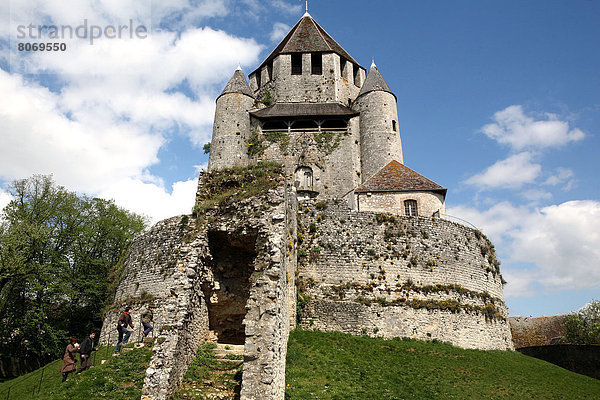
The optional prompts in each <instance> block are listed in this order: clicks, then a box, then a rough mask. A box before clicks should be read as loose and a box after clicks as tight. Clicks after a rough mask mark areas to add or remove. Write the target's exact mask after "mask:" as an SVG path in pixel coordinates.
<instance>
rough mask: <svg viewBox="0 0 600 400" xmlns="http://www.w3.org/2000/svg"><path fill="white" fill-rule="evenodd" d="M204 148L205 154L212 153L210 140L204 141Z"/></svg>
mask: <svg viewBox="0 0 600 400" xmlns="http://www.w3.org/2000/svg"><path fill="white" fill-rule="evenodd" d="M202 149H203V150H204V154H209V153H210V142H208V143H204V146H202Z"/></svg>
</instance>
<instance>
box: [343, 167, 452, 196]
mask: <svg viewBox="0 0 600 400" xmlns="http://www.w3.org/2000/svg"><path fill="white" fill-rule="evenodd" d="M416 190H425V191H434V192H440V193H442V194H444V195H446V188H444V187H442V186H440V185H438V184H437V183H435V182H433V181H431V180H429V179H427V178H425V177H424V176H423V175H421V174H419V173H418V172H415V171H413V170H412V169H410V168H408V167H407V166H405V165H403V164H400V163H399V162H398V161H396V160H393V161H390V162H389V163H388V164H387V165H386V166H385V167H383V168H381V169H380V170H379V172H377V173H376V174H375V175H373V176H372V177H370V178H369V179H368V180H367V181H366V182H365V183H363V184H362V185H360V186H359V187H358V188H357V189H356V190H355V192H358V193H364V192H406V191H416Z"/></svg>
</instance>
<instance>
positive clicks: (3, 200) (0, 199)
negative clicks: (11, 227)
mask: <svg viewBox="0 0 600 400" xmlns="http://www.w3.org/2000/svg"><path fill="white" fill-rule="evenodd" d="M12 199H13V197H12V196H11V194H10V193H8V192H7V191H5V190H3V189H2V188H0V218H2V210H4V207H6V206H7V205H8V203H10V201H11V200H12Z"/></svg>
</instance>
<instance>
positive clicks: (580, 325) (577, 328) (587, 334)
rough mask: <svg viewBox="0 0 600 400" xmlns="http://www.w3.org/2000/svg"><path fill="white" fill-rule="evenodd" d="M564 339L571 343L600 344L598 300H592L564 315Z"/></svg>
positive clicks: (599, 309) (599, 302)
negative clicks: (574, 311) (577, 309)
mask: <svg viewBox="0 0 600 400" xmlns="http://www.w3.org/2000/svg"><path fill="white" fill-rule="evenodd" d="M564 327H565V330H566V335H565V341H566V342H567V343H573V344H600V301H592V302H591V303H589V304H588V305H586V306H585V307H584V308H582V309H581V310H579V311H578V312H576V313H573V314H569V315H567V316H566V317H565V322H564Z"/></svg>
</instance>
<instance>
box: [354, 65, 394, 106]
mask: <svg viewBox="0 0 600 400" xmlns="http://www.w3.org/2000/svg"><path fill="white" fill-rule="evenodd" d="M377 90H379V91H383V92H388V93H391V94H392V95H393V96H394V98H395V97H396V95H395V94H394V93H393V92H392V89H390V87H389V86H388V84H387V83H386V81H385V79H383V76H381V72H379V69H377V65H375V60H373V62H372V63H371V68H370V69H369V73H368V74H367V79H365V83H364V84H363V85H362V87H361V88H360V92H359V93H358V97H360V96H362V95H363V94H367V93H370V92H374V91H377Z"/></svg>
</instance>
